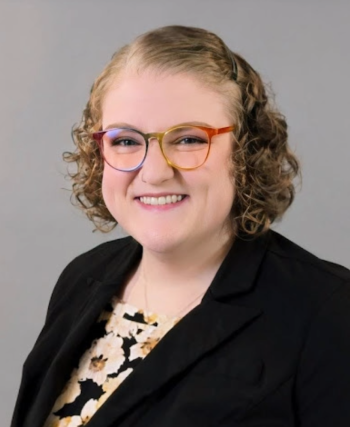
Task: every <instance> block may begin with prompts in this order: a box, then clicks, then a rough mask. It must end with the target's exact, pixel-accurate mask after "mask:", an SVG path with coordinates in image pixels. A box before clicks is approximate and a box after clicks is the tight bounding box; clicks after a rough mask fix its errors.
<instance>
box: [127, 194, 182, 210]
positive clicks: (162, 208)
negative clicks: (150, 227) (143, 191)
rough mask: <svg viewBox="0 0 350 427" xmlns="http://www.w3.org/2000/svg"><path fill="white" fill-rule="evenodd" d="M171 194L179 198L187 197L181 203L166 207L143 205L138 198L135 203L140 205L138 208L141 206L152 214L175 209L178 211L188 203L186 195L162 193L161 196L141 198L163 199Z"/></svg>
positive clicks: (170, 204) (166, 205)
mask: <svg viewBox="0 0 350 427" xmlns="http://www.w3.org/2000/svg"><path fill="white" fill-rule="evenodd" d="M170 194H173V195H177V196H185V197H184V198H183V199H182V200H181V201H180V202H176V203H169V204H165V205H147V204H146V203H142V202H141V200H140V198H139V197H136V198H135V201H136V203H137V204H138V206H140V208H142V209H144V210H146V211H151V212H164V211H169V210H173V209H178V208H180V207H181V206H183V205H184V204H185V203H187V202H188V199H189V197H188V196H187V195H186V194H180V193H162V194H161V195H159V194H158V195H154V194H153V195H145V196H140V197H162V195H163V196H169V195H170Z"/></svg>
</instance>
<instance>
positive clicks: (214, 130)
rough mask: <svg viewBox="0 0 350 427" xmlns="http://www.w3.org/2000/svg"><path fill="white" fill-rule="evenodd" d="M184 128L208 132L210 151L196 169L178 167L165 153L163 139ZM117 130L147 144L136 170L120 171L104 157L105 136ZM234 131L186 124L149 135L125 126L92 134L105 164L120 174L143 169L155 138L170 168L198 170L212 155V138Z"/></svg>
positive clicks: (227, 127)
mask: <svg viewBox="0 0 350 427" xmlns="http://www.w3.org/2000/svg"><path fill="white" fill-rule="evenodd" d="M182 127H187V128H188V127H193V128H196V129H200V130H202V131H204V132H206V134H207V135H208V144H209V147H208V151H207V154H206V156H205V159H204V160H203V162H202V163H201V164H200V165H198V166H195V167H192V168H184V167H181V166H178V165H176V164H175V163H174V162H172V161H171V160H170V159H168V157H167V156H166V154H165V152H164V149H163V138H164V136H165V135H167V134H168V133H169V132H171V131H173V130H175V129H178V128H182ZM117 129H122V130H130V131H133V132H136V133H138V134H140V135H141V136H142V137H143V139H144V140H145V143H146V150H145V155H144V157H143V159H142V161H141V162H140V163H139V164H138V165H137V166H135V167H134V168H130V169H118V168H116V167H114V166H112V165H111V164H110V163H109V162H108V161H107V159H106V157H105V155H104V150H103V136H104V135H105V134H106V133H107V132H111V131H113V130H117ZM234 129H235V126H234V125H231V126H225V127H222V128H212V127H207V126H200V125H191V124H186V125H176V126H172V127H171V128H169V129H167V130H166V131H165V132H149V133H143V132H141V131H139V130H137V129H133V128H129V127H124V126H122V127H117V128H110V129H105V130H100V131H97V132H93V133H92V134H91V137H92V139H93V140H94V141H95V142H96V143H97V145H98V147H99V150H100V153H101V156H102V158H103V160H104V161H105V162H106V163H107V164H108V165H109V166H110V167H111V168H113V169H115V170H117V171H120V172H134V171H136V170H138V169H141V168H142V166H143V164H144V162H145V160H146V157H147V153H148V147H149V140H150V139H151V138H155V139H156V140H157V141H158V144H159V147H160V151H161V153H162V155H163V157H164V159H165V160H166V162H167V164H168V165H169V166H171V167H173V168H175V169H180V170H194V169H197V168H199V167H201V166H203V165H204V163H205V162H206V161H207V159H208V157H209V153H210V148H211V139H212V137H213V136H215V135H220V134H223V133H228V132H232V131H233V130H234Z"/></svg>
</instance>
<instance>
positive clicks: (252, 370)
mask: <svg viewBox="0 0 350 427" xmlns="http://www.w3.org/2000/svg"><path fill="white" fill-rule="evenodd" d="M73 136H74V140H75V143H76V145H77V149H76V151H75V153H66V154H65V159H66V160H67V161H69V162H75V163H76V164H77V171H76V173H74V174H72V179H73V193H74V195H75V197H76V200H77V201H78V204H80V206H81V207H82V208H83V209H84V211H85V213H86V214H87V216H88V217H89V219H90V220H92V221H93V222H94V224H95V225H96V227H97V228H98V229H100V230H102V231H108V230H110V229H111V228H113V226H115V225H116V224H117V223H119V224H120V225H121V226H122V227H123V228H124V229H125V230H126V231H127V232H128V234H129V235H130V236H129V237H127V238H123V239H118V240H114V241H110V242H108V243H104V244H102V245H100V246H98V247H96V248H94V249H92V250H90V251H89V252H86V253H84V254H82V255H81V256H79V257H77V258H76V259H74V260H73V261H72V262H71V263H70V264H69V265H68V266H67V267H66V268H65V270H64V271H63V273H62V274H61V276H60V278H59V280H58V282H57V284H56V287H55V289H54V291H53V294H52V297H51V300H50V304H49V308H48V312H47V318H46V322H45V325H44V328H43V330H42V332H41V334H40V336H39V338H38V340H37V342H36V343H35V345H34V348H33V350H32V352H31V353H30V355H29V356H28V358H27V360H26V362H25V364H24V371H23V379H22V384H21V388H20V393H19V397H18V401H17V405H16V408H15V413H14V416H13V421H12V426H13V427H42V426H45V427H53V426H55V427H58V426H70V427H71V426H82V425H88V426H89V427H108V426H118V427H127V426H135V427H142V426H153V427H157V426H159V427H160V426H162V427H163V426H166V427H175V426H176V427H178V426H179V425H181V426H182V427H186V426H219V425H220V426H238V425H239V426H258V425H259V426H264V427H268V426H275V427H277V426H303V427H316V426H317V427H323V426H327V427H328V426H337V427H342V426H344V427H345V426H349V425H350V405H349V402H350V368H349V360H350V339H349V328H350V287H349V285H350V272H349V271H348V270H347V269H345V268H343V267H341V266H338V265H335V264H332V263H329V262H326V261H322V260H320V259H318V258H316V257H315V256H313V255H312V254H310V253H308V252H306V251H305V250H303V249H302V248H300V247H298V246H297V245H295V244H294V243H292V242H290V241H288V240H287V239H286V238H284V237H282V236H281V235H279V234H277V233H276V232H273V231H272V230H270V225H271V224H272V223H273V222H274V221H276V220H278V219H280V218H281V217H282V216H283V214H284V212H285V211H286V209H287V208H288V207H289V206H290V204H291V203H292V201H293V198H294V184H293V180H294V178H295V177H296V176H297V175H298V173H299V165H298V161H297V159H296V157H295V156H294V154H293V153H292V152H291V151H290V149H289V147H288V143H287V125H286V122H285V120H284V118H283V116H282V115H281V114H280V113H279V112H278V111H276V109H274V108H273V106H272V103H271V100H270V99H269V98H268V97H267V94H266V90H265V87H264V85H263V83H262V81H261V79H260V76H259V74H258V73H257V72H256V71H254V70H253V68H252V67H251V66H250V65H249V64H248V63H247V62H246V61H245V60H244V59H243V58H242V57H241V56H239V55H237V54H235V53H233V52H231V51H230V50H229V49H228V48H227V47H226V45H225V44H224V43H223V41H222V40H221V39H220V38H219V37H217V36H216V35H214V34H212V33H210V32H208V31H205V30H201V29H198V28H191V27H181V26H170V27H164V28H160V29H157V30H154V31H151V32H149V33H147V34H144V35H142V36H140V37H138V38H137V39H136V40H135V41H134V42H133V43H131V44H130V45H128V46H125V47H123V48H122V49H121V50H119V51H118V52H117V53H116V54H115V55H114V56H113V58H112V60H111V62H110V63H109V64H108V65H107V66H106V68H105V69H104V71H103V72H102V74H101V75H100V76H99V77H98V78H97V80H96V81H95V83H94V85H93V87H92V90H91V95H90V99H89V102H88V104H87V106H86V109H85V110H84V114H83V118H82V121H81V123H80V125H79V126H78V127H76V128H75V130H74V132H73Z"/></svg>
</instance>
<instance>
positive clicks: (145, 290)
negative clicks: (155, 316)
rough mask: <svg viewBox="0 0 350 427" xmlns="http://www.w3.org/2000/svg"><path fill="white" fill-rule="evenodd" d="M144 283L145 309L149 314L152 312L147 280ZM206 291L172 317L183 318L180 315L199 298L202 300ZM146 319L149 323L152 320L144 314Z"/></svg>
mask: <svg viewBox="0 0 350 427" xmlns="http://www.w3.org/2000/svg"><path fill="white" fill-rule="evenodd" d="M144 283H145V285H144V287H143V288H144V297H145V307H146V310H145V311H146V312H147V313H149V312H150V310H149V308H148V307H149V305H148V298H147V280H145V281H144ZM205 291H206V290H204V291H201V293H200V294H199V295H196V297H195V298H194V299H193V300H191V301H190V302H189V303H188V304H186V305H185V306H184V307H183V308H181V310H180V311H178V312H176V313H175V314H174V315H172V316H171V317H172V318H174V317H181V316H180V314H182V313H183V312H184V311H185V310H186V309H187V308H188V307H189V306H190V305H191V304H193V303H194V302H195V301H196V300H197V299H198V298H200V297H201V296H202V295H204V293H205ZM144 317H145V320H146V321H148V319H150V316H147V315H146V314H145V313H144Z"/></svg>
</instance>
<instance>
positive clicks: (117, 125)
mask: <svg viewBox="0 0 350 427" xmlns="http://www.w3.org/2000/svg"><path fill="white" fill-rule="evenodd" d="M190 125H194V126H204V127H208V128H212V127H213V126H212V125H210V124H208V123H205V122H198V121H192V122H184V123H178V124H176V125H173V126H170V127H169V128H168V129H171V128H173V127H175V126H190ZM114 128H130V129H135V130H138V131H139V132H142V131H141V129H139V128H138V127H137V126H134V125H131V124H130V123H125V122H118V123H112V124H110V125H108V126H106V127H105V129H104V130H108V129H114Z"/></svg>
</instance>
